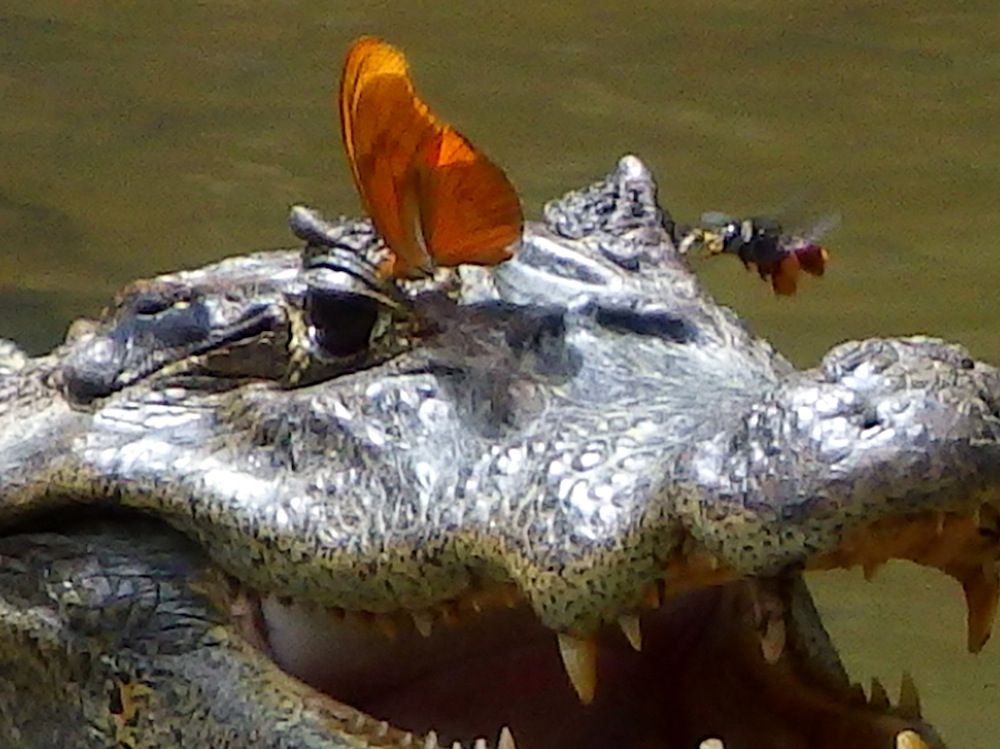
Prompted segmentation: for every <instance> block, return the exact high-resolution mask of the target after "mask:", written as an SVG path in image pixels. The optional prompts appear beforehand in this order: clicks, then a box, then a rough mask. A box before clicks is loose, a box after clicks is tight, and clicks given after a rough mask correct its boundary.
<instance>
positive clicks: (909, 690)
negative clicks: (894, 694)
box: [896, 671, 922, 720]
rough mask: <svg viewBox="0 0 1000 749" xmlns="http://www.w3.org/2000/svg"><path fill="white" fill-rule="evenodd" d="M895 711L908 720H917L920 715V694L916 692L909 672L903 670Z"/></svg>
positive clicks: (915, 686)
mask: <svg viewBox="0 0 1000 749" xmlns="http://www.w3.org/2000/svg"><path fill="white" fill-rule="evenodd" d="M896 712H898V713H899V715H900V716H902V717H903V718H907V719H908V720H919V719H920V718H921V717H922V715H921V711H920V694H919V693H918V692H917V685H916V684H915V683H914V681H913V677H912V676H910V674H909V672H907V671H904V672H903V678H902V679H900V681H899V702H897V703H896Z"/></svg>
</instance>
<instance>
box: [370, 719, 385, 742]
mask: <svg viewBox="0 0 1000 749" xmlns="http://www.w3.org/2000/svg"><path fill="white" fill-rule="evenodd" d="M372 735H373V736H374V737H375V738H376V739H384V738H385V737H386V736H388V735H389V724H388V723H387V722H386V721H384V720H383V721H380V722H379V724H378V725H377V726H375V730H374V731H373V732H372Z"/></svg>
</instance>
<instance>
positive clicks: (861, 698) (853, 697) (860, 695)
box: [850, 682, 868, 706]
mask: <svg viewBox="0 0 1000 749" xmlns="http://www.w3.org/2000/svg"><path fill="white" fill-rule="evenodd" d="M850 690H851V694H850V701H851V704H852V705H862V706H863V705H867V704H868V698H867V697H865V688H864V687H863V686H861V685H860V684H858V683H857V682H854V683H853V684H851V686H850Z"/></svg>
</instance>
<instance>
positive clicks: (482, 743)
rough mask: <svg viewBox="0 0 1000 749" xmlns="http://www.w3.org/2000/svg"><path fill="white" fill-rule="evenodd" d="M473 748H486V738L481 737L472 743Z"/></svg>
mask: <svg viewBox="0 0 1000 749" xmlns="http://www.w3.org/2000/svg"><path fill="white" fill-rule="evenodd" d="M472 749H486V739H484V738H482V737H480V738H478V739H476V741H475V743H473V745H472Z"/></svg>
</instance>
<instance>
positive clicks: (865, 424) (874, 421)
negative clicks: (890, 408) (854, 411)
mask: <svg viewBox="0 0 1000 749" xmlns="http://www.w3.org/2000/svg"><path fill="white" fill-rule="evenodd" d="M881 423H882V422H881V421H880V420H879V417H878V414H877V413H875V412H874V411H868V412H867V413H866V414H865V415H864V418H863V419H862V421H861V428H862V429H874V428H875V427H877V426H878V425H879V424H881Z"/></svg>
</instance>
